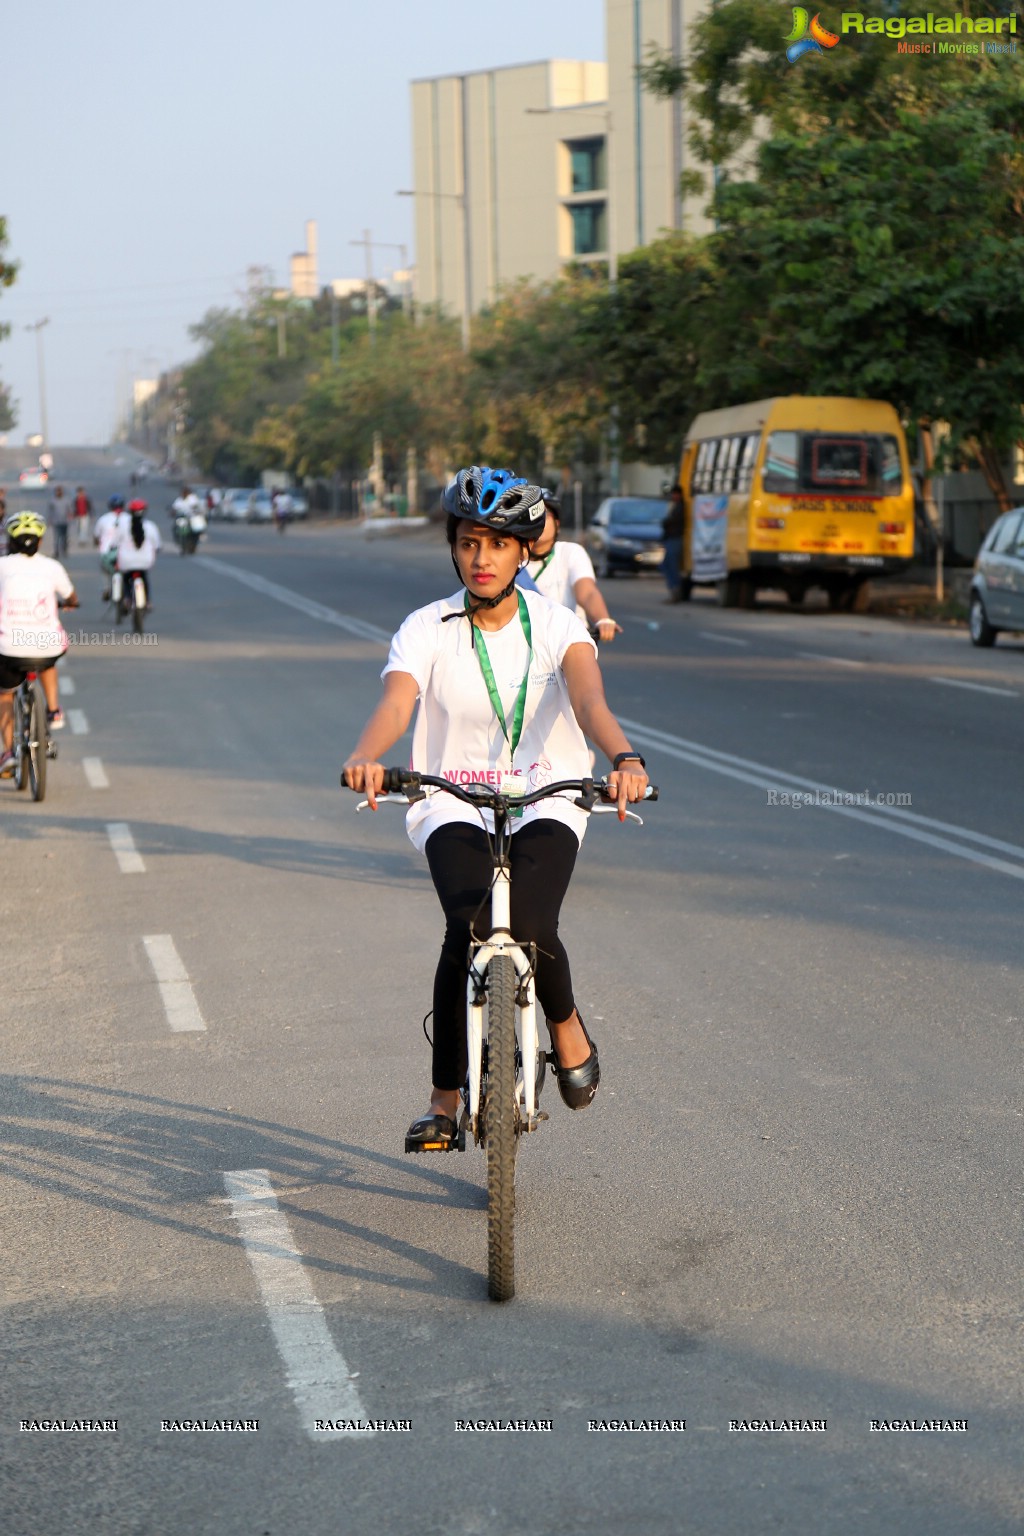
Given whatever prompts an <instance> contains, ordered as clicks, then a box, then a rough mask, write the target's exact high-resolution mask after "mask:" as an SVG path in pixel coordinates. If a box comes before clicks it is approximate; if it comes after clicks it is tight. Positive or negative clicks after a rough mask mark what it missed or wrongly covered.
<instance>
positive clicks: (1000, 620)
mask: <svg viewBox="0 0 1024 1536" xmlns="http://www.w3.org/2000/svg"><path fill="white" fill-rule="evenodd" d="M967 623H968V628H969V629H970V633H971V642H972V644H974V645H993V644H994V643H995V638H996V635H997V634H998V633H999V631H1000V630H1001V629H1014V630H1024V507H1014V509H1013V511H1012V512H1004V513H1003V515H1002V517H1000V518H997V520H996V521H995V522H994V523H993V524H992V527H991V528H990V529H989V531H988V536H987V537H986V539H985V542H984V544H983V545H982V546H981V548H980V550H979V551H978V558H977V560H976V561H975V562H974V575H973V576H972V578H971V596H970V603H969V608H968V617H967Z"/></svg>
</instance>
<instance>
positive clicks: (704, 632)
mask: <svg viewBox="0 0 1024 1536" xmlns="http://www.w3.org/2000/svg"><path fill="white" fill-rule="evenodd" d="M697 633H698V635H699V636H700V638H701V639H702V640H714V641H715V643H716V645H749V644H750V641H749V640H737V638H736V636H735V635H716V634H715V632H714V630H713V629H698V631H697Z"/></svg>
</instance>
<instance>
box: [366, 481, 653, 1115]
mask: <svg viewBox="0 0 1024 1536" xmlns="http://www.w3.org/2000/svg"><path fill="white" fill-rule="evenodd" d="M442 507H443V510H444V511H445V512H446V513H447V514H448V522H447V528H446V533H447V538H448V544H449V546H450V549H451V557H452V562H453V564H454V565H455V569H456V571H457V572H458V575H459V579H460V581H461V582H462V584H463V585H462V588H461V589H460V590H459V591H458V592H456V593H455V594H454V595H453V596H451V597H448V598H443V599H442V600H441V601H439V602H435V603H431V604H430V605H429V606H428V607H426V608H420V609H418V610H417V611H416V612H414V613H412V614H410V615H409V617H408V618H407V619H406V620H405V622H404V623H403V625H402V626H401V628H400V629H399V631H398V633H397V634H396V635H395V637H394V639H393V640H392V643H391V654H390V656H389V658H388V663H387V666H386V667H385V669H384V672H383V673H382V678H383V682H384V693H383V697H382V698H381V700H380V702H379V703H378V705H377V707H376V709H375V710H374V711H373V714H372V715H371V716H370V718H369V720H368V721H367V723H366V725H365V726H364V727H363V731H362V734H361V736H360V738H359V741H358V742H357V744H356V746H355V749H354V750H353V752H352V753H351V754H350V756H349V757H348V759H347V761H346V763H345V768H344V780H345V783H346V784H347V785H348V786H349V788H350V789H354V790H361V791H364V792H365V794H366V796H367V799H368V800H369V802H370V805H371V806H372V807H373V808H374V809H376V797H377V795H378V794H379V793H380V791H381V786H382V784H383V775H384V769H383V766H382V763H381V759H382V758H383V757H384V756H385V755H386V754H387V752H388V751H389V750H390V748H391V747H392V746H394V744H395V742H396V741H398V740H399V738H400V737H401V736H402V735H403V734H404V732H405V731H406V730H407V728H408V726H409V722H410V720H411V719H412V716H413V711H414V710H415V709H416V704H417V701H419V706H420V707H419V711H418V714H417V717H416V726H415V730H414V733H413V747H412V767H413V768H415V769H418V770H420V771H421V772H423V773H432V774H436V775H438V776H444V777H447V778H449V779H454V780H456V781H457V782H464V783H465V782H471V781H478V782H484V783H487V784H492V785H500V786H503V787H504V788H506V789H513V788H515V787H518V788H520V790H521V791H522V792H528V791H530V790H533V789H537V788H540V787H541V786H542V785H544V784H546V783H553V782H555V781H556V780H559V779H568V778H584V777H586V776H587V775H588V774H589V772H590V766H589V752H588V749H587V744H586V741H585V739H584V733H586V735H587V736H589V737H590V739H591V740H592V741H593V742H595V744H596V745H597V746H598V747H599V748H600V750H601V751H602V752H604V753H606V754H607V755H608V758H609V760H610V761H611V762H612V771H611V772H610V773H609V775H608V782H609V784H610V785H611V786H612V787H613V789H614V792H615V796H616V800H617V803H618V807H619V813H620V816H622V815H624V813H625V808H626V805H627V803H628V802H630V801H636V800H640V799H642V798H643V794H644V791H645V790H646V788H647V774H646V773H645V771H644V763H643V759H642V758H641V757H640V755H639V753H636V752H634V751H633V750H632V749H631V747H630V744H629V742H628V741H627V739H626V737H625V735H624V733H623V731H622V728H621V727H620V726H619V724H618V722H617V721H616V719H615V717H614V715H613V714H612V713H611V711H610V710H609V708H608V705H607V703H606V702H605V697H604V686H603V684H602V681H601V673H600V670H599V668H598V665H597V656H596V649H595V646H594V644H593V642H592V641H591V639H590V637H589V635H588V634H587V632H586V630H585V628H584V627H583V625H582V624H581V622H580V620H579V619H578V618H577V617H576V615H575V614H574V613H572V612H570V611H569V609H568V608H565V607H562V606H560V605H558V604H556V603H553V602H551V601H550V600H549V599H548V598H545V597H543V596H542V595H541V594H540V593H538V592H531V591H526V592H524V591H522V590H521V589H520V588H518V587H517V586H516V575H517V573H518V572H519V570H520V569H521V567H522V566H523V565H524V564H525V563H526V561H527V559H528V558H529V555H530V547H531V544H532V542H533V540H534V539H535V538H536V537H537V535H538V534H539V533H540V531H541V529H542V528H543V526H544V515H545V510H544V504H543V501H542V499H541V492H540V490H539V489H538V488H537V487H536V486H531V485H528V484H527V483H526V481H525V480H522V479H517V478H516V477H515V476H514V475H513V474H512V472H511V471H510V470H491V469H479V468H477V467H476V466H474V467H473V468H472V469H464V470H460V472H459V474H458V475H457V476H456V477H455V478H454V479H453V480H452V481H451V482H450V483H449V485H448V486H447V488H446V490H445V492H444V496H443V498H442ZM481 817H484V818H486V822H487V825H488V826H489V827H493V817H492V816H491V813H490V812H486V811H484V812H477V811H475V810H473V809H472V808H471V807H469V806H466V805H464V804H463V803H461V802H460V801H458V800H456V799H455V798H454V797H452V796H451V795H446V794H444V793H443V792H439V793H433V794H428V795H427V796H426V797H425V798H424V799H422V800H419V801H418V802H416V803H415V804H414V805H413V806H412V807H411V808H410V810H409V813H408V818H407V823H406V824H407V827H408V831H409V837H410V839H411V840H412V842H413V845H414V846H415V847H416V848H417V849H418V850H419V851H420V852H421V853H425V855H426V858H427V864H428V866H429V868H430V874H431V878H432V880H433V882H434V886H435V889H436V891H437V894H438V898H439V900H440V902H441V906H442V908H443V909H444V913H445V918H446V923H447V926H446V929H445V936H444V942H443V944H442V947H441V956H440V959H439V961H438V966H437V972H436V975H435V978H434V1043H433V1073H432V1091H431V1096H430V1110H429V1113H428V1114H426V1115H424V1116H422V1117H421V1118H420V1119H418V1120H415V1121H414V1122H413V1124H412V1125H411V1126H410V1129H409V1139H410V1140H415V1141H421V1142H431V1143H436V1142H438V1141H443V1142H450V1141H452V1140H454V1138H455V1137H456V1135H457V1125H456V1116H457V1114H458V1106H459V1091H460V1089H461V1088H462V1086H463V1084H464V1083H465V1081H466V1072H467V1058H466V977H467V969H468V958H467V957H468V952H469V943H470V930H471V927H472V928H473V931H474V932H475V933H476V934H477V935H478V936H480V935H482V933H483V932H484V930H485V929H486V926H487V924H486V918H484V917H483V916H482V915H481V914H482V912H483V910H484V909H485V907H486V898H487V894H488V891H489V889H490V883H491V878H492V864H491V859H490V855H489V853H488V847H487V837H486V834H485V831H484V826H483V825H482V823H481ZM586 823H587V815H586V812H585V811H582V810H580V809H578V808H577V807H576V806H575V805H574V804H573V803H572V801H571V799H562V798H551V799H547V800H543V801H541V802H540V803H539V804H537V805H536V806H531V807H528V808H527V809H525V810H524V811H523V812H522V814H521V816H520V817H519V818H518V819H517V821H516V824H515V828H514V832H513V836H512V931H513V933H514V934H515V937H516V940H517V941H518V942H519V943H521V944H528V943H533V944H535V945H536V946H537V965H536V992H537V998H538V1001H539V1002H540V1004H541V1006H542V1008H543V1010H544V1014H545V1017H546V1019H547V1024H548V1029H549V1031H550V1034H551V1042H552V1046H553V1049H554V1055H555V1061H556V1065H555V1076H556V1079H557V1082H558V1087H559V1092H560V1093H561V1096H562V1098H563V1100H564V1101H565V1103H566V1104H567V1105H568V1106H569V1108H570V1109H585V1108H586V1106H587V1105H588V1104H589V1103H590V1102H591V1100H592V1099H593V1097H594V1094H595V1093H596V1092H597V1087H598V1083H599V1081H600V1067H599V1064H598V1055H597V1046H596V1045H595V1044H594V1042H593V1041H592V1040H591V1038H590V1036H589V1035H588V1033H587V1030H586V1028H585V1026H584V1024H583V1021H582V1019H581V1018H580V1016H579V1013H578V1012H577V1010H576V1006H575V1002H574V999H573V989H572V979H571V976H570V971H569V960H568V956H567V955H566V953H565V949H564V947H563V945H562V942H561V940H560V939H559V937H558V918H559V912H560V909H561V905H562V901H563V899H564V897H565V893H566V891H567V889H568V886H569V881H570V879H571V877H572V872H573V867H574V865H575V862H576V855H577V853H578V851H579V846H580V843H581V841H582V838H583V833H584V830H585V828H586Z"/></svg>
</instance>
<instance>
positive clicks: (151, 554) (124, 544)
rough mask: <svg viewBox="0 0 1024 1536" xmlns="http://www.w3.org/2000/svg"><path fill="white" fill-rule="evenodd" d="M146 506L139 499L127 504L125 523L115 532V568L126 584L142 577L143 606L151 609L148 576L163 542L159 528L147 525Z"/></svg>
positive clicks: (149, 523)
mask: <svg viewBox="0 0 1024 1536" xmlns="http://www.w3.org/2000/svg"><path fill="white" fill-rule="evenodd" d="M147 506H148V503H147V502H145V501H142V500H141V499H138V500H134V501H130V502H129V503H128V512H129V517H128V520H127V521H126V522H124V523H122V524H121V526H120V527H119V528H118V531H117V546H116V548H117V563H116V569H117V570H119V571H120V572H121V574H122V576H123V577H124V579H125V581H126V582H129V581H131V580H133V578H134V577H136V576H141V578H142V585H143V587H144V588H145V592H146V607H147V608H150V607H152V603H151V600H150V596H151V594H150V586H149V573H150V571H151V570H152V569H153V565H154V563H155V561H156V557H157V554H158V552H159V550H160V549H161V547H162V543H161V539H160V530H159V528H158V527H157V526H156V524H155V523H153V522H150V520H149V518H148V517H144V516H143V513H144V512H145V511H146V510H147Z"/></svg>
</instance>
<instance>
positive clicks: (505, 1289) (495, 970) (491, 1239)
mask: <svg viewBox="0 0 1024 1536" xmlns="http://www.w3.org/2000/svg"><path fill="white" fill-rule="evenodd" d="M515 1009H516V971H515V966H514V965H513V964H512V961H511V959H510V958H509V957H508V955H496V956H495V957H494V959H493V960H492V961H491V963H490V966H489V967H488V971H487V1102H486V1106H485V1109H484V1136H485V1145H486V1150H487V1294H488V1295H489V1296H490V1298H491V1300H492V1301H511V1300H512V1297H513V1296H514V1295H515V1291H516V1278H515V1219H516V1184H515V1178H516V1143H517V1139H518V1129H519V1127H518V1119H519V1110H518V1104H517V1096H516V1019H515Z"/></svg>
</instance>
